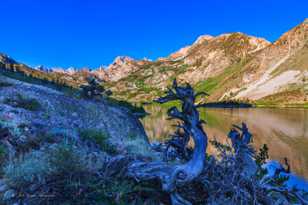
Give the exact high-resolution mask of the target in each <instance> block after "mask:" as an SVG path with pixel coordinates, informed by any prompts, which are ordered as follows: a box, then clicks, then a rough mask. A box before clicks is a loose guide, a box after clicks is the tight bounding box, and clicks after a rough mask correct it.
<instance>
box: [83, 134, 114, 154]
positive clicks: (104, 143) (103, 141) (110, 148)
mask: <svg viewBox="0 0 308 205" xmlns="http://www.w3.org/2000/svg"><path fill="white" fill-rule="evenodd" d="M79 136H80V138H81V139H82V140H83V141H85V140H88V141H91V142H93V143H95V144H97V145H98V146H99V148H100V149H101V150H103V151H105V152H106V153H108V154H111V155H114V154H116V153H117V150H116V148H115V146H114V145H112V144H110V142H108V138H109V136H108V134H106V133H105V132H102V131H99V130H96V129H85V130H80V131H79Z"/></svg>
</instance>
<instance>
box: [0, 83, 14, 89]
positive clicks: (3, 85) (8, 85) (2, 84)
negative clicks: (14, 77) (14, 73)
mask: <svg viewBox="0 0 308 205" xmlns="http://www.w3.org/2000/svg"><path fill="white" fill-rule="evenodd" d="M12 85H13V84H11V83H8V82H0V88H3V87H10V86H12Z"/></svg>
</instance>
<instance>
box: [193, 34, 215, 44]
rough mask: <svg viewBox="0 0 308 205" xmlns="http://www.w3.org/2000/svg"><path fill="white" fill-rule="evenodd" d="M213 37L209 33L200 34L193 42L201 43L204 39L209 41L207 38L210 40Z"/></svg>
mask: <svg viewBox="0 0 308 205" xmlns="http://www.w3.org/2000/svg"><path fill="white" fill-rule="evenodd" d="M213 38H214V37H213V36H211V35H202V36H199V37H198V38H197V40H196V41H195V42H194V44H202V43H204V42H206V41H209V40H212V39H213Z"/></svg>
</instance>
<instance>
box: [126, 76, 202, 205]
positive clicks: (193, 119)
mask: <svg viewBox="0 0 308 205" xmlns="http://www.w3.org/2000/svg"><path fill="white" fill-rule="evenodd" d="M198 95H200V93H198V94H195V93H194V91H193V89H192V87H190V85H186V86H183V87H179V86H178V85H177V82H176V81H174V82H173V86H172V89H169V90H168V92H167V95H166V96H164V97H161V98H159V99H157V100H156V102H158V103H166V102H169V101H174V100H180V102H181V104H182V111H179V110H178V109H177V108H176V107H172V108H170V109H169V110H168V115H169V116H170V117H171V118H172V119H178V120H180V121H182V127H183V129H185V131H187V132H188V133H189V134H190V136H191V137H192V139H193V141H194V145H195V146H194V151H193V154H192V158H191V159H190V160H189V161H188V162H187V163H185V164H177V165H169V164H167V163H166V162H162V161H161V162H149V163H146V162H133V163H132V164H131V165H130V167H129V169H128V170H129V171H128V172H129V175H130V176H132V177H134V178H135V179H136V180H138V181H144V180H150V179H159V180H160V181H161V183H162V189H163V190H164V191H166V192H168V193H169V194H170V198H171V201H172V204H173V205H180V204H183V205H186V204H187V205H189V204H191V203H190V202H188V201H186V200H185V199H183V198H182V197H181V196H180V195H179V194H178V193H177V192H176V187H180V186H183V185H185V184H187V183H189V182H191V181H192V180H194V179H195V178H197V177H198V176H199V175H200V173H201V172H202V170H203V168H204V164H205V156H206V155H205V153H206V148H207V141H208V139H207V135H206V133H205V132H204V131H203V129H202V126H201V123H202V121H200V118H199V112H198V111H197V107H198V106H199V105H195V98H196V96H198Z"/></svg>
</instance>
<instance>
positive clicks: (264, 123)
mask: <svg viewBox="0 0 308 205" xmlns="http://www.w3.org/2000/svg"><path fill="white" fill-rule="evenodd" d="M145 109H146V110H147V112H149V113H151V115H149V116H147V117H145V118H144V119H143V120H142V122H143V124H144V126H145V129H146V132H147V134H148V136H149V138H150V139H151V140H164V139H165V138H167V137H168V136H169V134H171V133H173V131H174V127H172V125H173V124H175V122H174V121H168V120H167V118H168V117H167V115H166V111H167V109H165V108H161V107H159V106H153V105H151V106H146V107H145ZM200 111H201V112H200V116H201V118H202V119H203V120H205V121H206V122H207V125H206V126H205V127H204V129H205V131H206V132H207V134H208V136H209V138H210V139H213V137H215V138H216V139H218V140H219V141H221V142H227V141H226V137H225V136H226V134H227V133H228V131H229V130H230V128H231V126H232V124H239V123H241V122H246V123H247V124H248V127H249V128H250V130H251V132H252V134H253V136H254V138H253V140H254V141H253V145H254V147H255V148H257V149H259V148H260V147H261V146H262V145H263V144H267V145H268V147H269V154H270V157H271V158H272V159H276V160H279V161H281V162H282V160H283V158H284V157H287V158H288V159H289V160H290V163H291V168H292V170H293V171H294V172H296V173H297V174H298V175H301V176H304V177H305V178H308V110H305V109H261V108H260V109H259V108H251V109H202V110H200ZM208 151H209V152H212V153H213V151H214V150H213V148H212V147H209V148H208Z"/></svg>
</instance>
